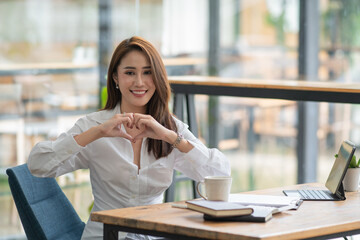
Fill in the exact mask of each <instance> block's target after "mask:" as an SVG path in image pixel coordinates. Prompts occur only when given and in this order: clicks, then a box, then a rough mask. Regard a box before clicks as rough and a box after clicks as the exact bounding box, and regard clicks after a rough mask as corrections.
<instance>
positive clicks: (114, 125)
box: [101, 113, 170, 142]
mask: <svg viewBox="0 0 360 240" xmlns="http://www.w3.org/2000/svg"><path fill="white" fill-rule="evenodd" d="M121 124H123V125H124V126H126V127H127V128H129V129H133V128H136V129H137V130H136V131H134V133H135V134H136V135H134V136H131V135H130V134H129V133H127V132H126V131H124V130H122V129H121ZM166 131H170V130H169V129H167V128H165V127H164V126H162V125H161V124H160V123H158V122H157V121H156V120H155V119H154V118H153V117H152V116H151V115H146V114H140V113H123V114H116V115H115V116H113V117H112V118H111V119H109V120H108V121H107V122H105V123H103V124H101V132H102V133H103V135H104V136H105V137H123V138H126V139H128V140H130V141H132V142H135V141H136V140H138V139H141V138H144V137H148V138H153V139H159V140H163V139H162V138H161V136H164V135H165V134H166Z"/></svg>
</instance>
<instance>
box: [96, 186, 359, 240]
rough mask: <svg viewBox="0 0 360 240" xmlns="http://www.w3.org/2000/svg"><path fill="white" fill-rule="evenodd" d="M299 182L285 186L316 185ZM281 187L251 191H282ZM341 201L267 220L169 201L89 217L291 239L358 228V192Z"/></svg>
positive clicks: (154, 227)
mask: <svg viewBox="0 0 360 240" xmlns="http://www.w3.org/2000/svg"><path fill="white" fill-rule="evenodd" d="M322 186H323V185H322V184H303V185H296V186H291V187H285V188H286V189H296V188H308V187H316V188H319V189H323V187H322ZM285 188H284V187H282V188H274V189H267V190H260V191H254V192H251V193H253V194H255V193H256V194H269V195H282V190H283V189H285ZM346 197H347V199H346V200H345V201H321V202H320V201H319V202H316V201H305V202H304V203H303V204H302V205H301V207H300V208H299V209H298V210H297V211H286V212H284V213H280V214H276V215H274V217H273V219H272V220H270V221H269V222H267V223H245V222H208V221H204V220H203V218H202V214H200V213H198V212H194V211H191V210H187V209H179V208H173V207H172V206H171V203H164V204H157V205H150V206H141V207H133V208H124V209H115V210H109V211H102V212H95V213H93V214H92V215H91V219H92V220H93V221H98V222H103V223H105V224H109V225H116V226H123V227H125V228H124V229H127V230H131V231H137V232H141V231H142V230H145V231H146V230H151V231H153V232H156V233H164V232H165V233H177V234H178V235H180V236H188V237H195V238H196V237H197V238H208V239H295V238H297V239H298V238H312V237H320V236H324V235H333V237H334V236H338V235H336V234H338V233H342V232H350V233H353V232H352V231H357V232H358V231H359V229H360V193H359V192H349V193H346Z"/></svg>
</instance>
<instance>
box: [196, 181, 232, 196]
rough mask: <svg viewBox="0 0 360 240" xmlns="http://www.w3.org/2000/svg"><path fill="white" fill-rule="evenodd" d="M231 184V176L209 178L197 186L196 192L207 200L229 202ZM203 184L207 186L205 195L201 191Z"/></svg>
mask: <svg viewBox="0 0 360 240" xmlns="http://www.w3.org/2000/svg"><path fill="white" fill-rule="evenodd" d="M231 182H232V178H231V177H229V176H207V177H205V179H204V181H201V182H199V183H198V184H197V185H196V190H197V192H198V193H199V195H200V196H201V197H202V198H204V199H206V200H210V201H228V200H229V194H230V189H231ZM201 184H205V194H202V193H201V191H200V189H199V187H200V185H201ZM204 195H205V196H204Z"/></svg>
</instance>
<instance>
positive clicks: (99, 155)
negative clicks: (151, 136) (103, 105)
mask: <svg viewBox="0 0 360 240" xmlns="http://www.w3.org/2000/svg"><path fill="white" fill-rule="evenodd" d="M118 113H120V107H119V105H118V106H117V107H115V108H114V109H113V110H104V111H99V112H94V113H91V114H89V115H86V116H85V117H83V118H80V119H79V120H78V121H77V122H76V123H75V125H74V126H73V127H72V128H71V129H70V130H69V131H67V132H66V133H62V134H61V135H60V136H59V137H58V138H57V139H56V140H55V141H43V142H39V143H38V144H36V145H35V146H34V148H33V149H32V151H31V153H30V156H29V160H28V166H29V169H30V171H31V173H32V174H33V175H35V176H38V177H58V176H60V175H63V174H66V173H69V172H72V171H75V170H77V169H89V170H90V182H91V187H92V193H93V196H94V207H93V209H92V211H100V210H109V209H115V208H124V207H133V206H140V205H148V204H157V203H162V202H163V194H164V192H165V190H166V189H167V188H168V187H169V186H170V184H171V182H172V179H173V170H174V169H175V170H178V171H180V172H182V173H183V174H184V175H186V176H187V177H189V178H191V179H193V180H195V181H201V180H203V178H204V177H205V176H209V175H226V176H230V171H231V170H230V163H229V161H228V160H227V159H226V157H225V156H224V155H223V154H222V153H221V152H220V151H219V150H217V149H209V148H207V147H206V146H205V145H204V144H203V143H202V142H201V141H200V140H199V139H197V138H196V137H195V136H194V135H193V134H192V133H191V132H190V131H189V130H188V126H187V125H186V124H184V123H183V122H181V121H180V120H178V119H175V121H176V124H177V127H178V132H179V133H180V134H182V136H183V137H184V138H185V139H186V140H187V141H189V142H190V143H191V144H192V145H193V146H194V148H193V149H192V150H191V151H189V152H188V153H182V152H180V151H179V150H178V149H174V150H173V151H172V152H171V153H170V154H169V155H168V156H167V157H163V158H160V159H158V160H156V159H155V157H154V156H153V154H148V152H147V146H146V139H143V142H142V147H141V157H140V159H141V160H140V169H139V170H138V167H137V165H136V164H134V162H133V159H134V156H133V154H134V153H133V149H132V146H131V142H130V141H129V140H127V139H125V138H120V137H105V138H101V139H98V140H96V141H94V142H92V143H90V144H88V145H87V146H86V147H82V146H80V145H78V144H77V142H76V141H75V139H74V136H76V135H78V134H80V133H82V132H84V131H86V130H88V129H89V128H91V127H94V126H97V125H99V124H101V123H104V122H106V121H107V120H109V119H110V118H111V117H113V116H114V115H115V114H118ZM121 127H122V130H124V131H125V128H124V126H121ZM102 228H103V224H102V223H98V222H92V221H91V220H90V219H89V220H88V222H87V224H86V227H85V230H84V233H83V236H82V239H102V236H103V230H102ZM129 237H130V236H129Z"/></svg>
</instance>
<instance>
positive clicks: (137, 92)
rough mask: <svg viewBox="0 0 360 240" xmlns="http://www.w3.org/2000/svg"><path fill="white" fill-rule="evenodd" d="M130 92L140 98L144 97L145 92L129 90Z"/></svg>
mask: <svg viewBox="0 0 360 240" xmlns="http://www.w3.org/2000/svg"><path fill="white" fill-rule="evenodd" d="M130 92H131V93H132V94H134V95H135V96H137V97H141V96H143V95H145V93H146V92H147V90H130Z"/></svg>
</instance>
